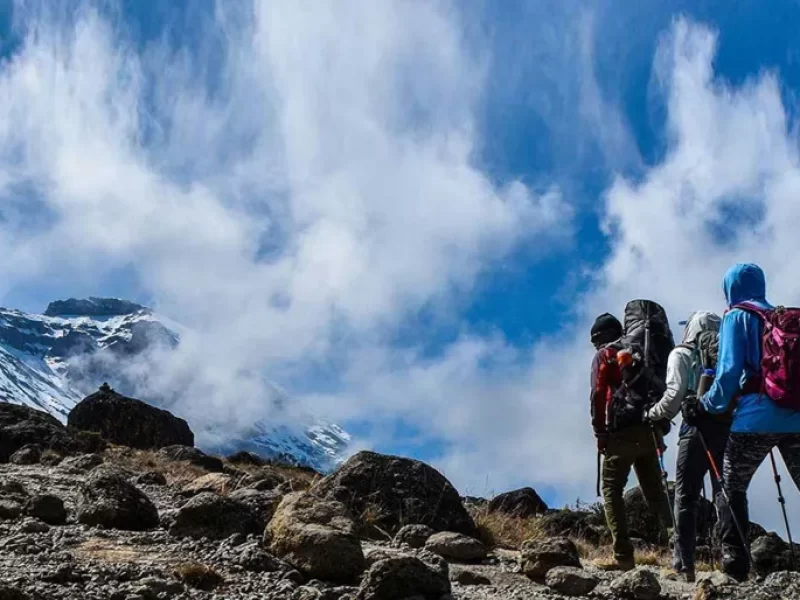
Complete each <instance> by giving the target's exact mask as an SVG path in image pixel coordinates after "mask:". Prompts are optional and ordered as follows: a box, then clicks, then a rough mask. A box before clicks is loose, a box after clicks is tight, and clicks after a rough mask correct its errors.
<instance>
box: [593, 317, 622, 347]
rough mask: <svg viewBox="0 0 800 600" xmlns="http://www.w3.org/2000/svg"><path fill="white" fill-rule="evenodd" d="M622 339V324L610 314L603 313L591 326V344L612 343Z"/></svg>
mask: <svg viewBox="0 0 800 600" xmlns="http://www.w3.org/2000/svg"><path fill="white" fill-rule="evenodd" d="M621 337H622V323H620V322H619V319H617V317H615V316H614V315H612V314H610V313H603V314H602V315H600V316H599V317H597V318H596V319H595V320H594V325H592V343H593V344H595V343H597V342H613V341H614V340H617V339H619V338H621Z"/></svg>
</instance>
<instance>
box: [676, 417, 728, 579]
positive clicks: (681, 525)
mask: <svg viewBox="0 0 800 600" xmlns="http://www.w3.org/2000/svg"><path fill="white" fill-rule="evenodd" d="M698 428H699V430H698ZM729 433H730V425H728V424H724V423H719V422H717V421H714V420H712V419H711V418H710V417H709V418H705V419H703V420H702V421H701V422H700V423H699V424H698V426H697V427H688V426H684V427H682V428H681V436H680V440H679V441H678V462H677V466H676V469H675V526H676V531H675V559H674V565H675V570H677V571H681V570H686V571H693V570H694V566H695V542H696V538H697V521H698V516H699V515H698V512H699V511H698V509H699V506H700V494H701V492H702V491H703V479H704V478H705V475H706V473H708V472H709V470H711V468H710V463H709V458H708V456H707V455H706V453H705V449H704V448H703V442H702V441H701V439H700V435H701V434H702V436H703V440H705V442H706V445H707V446H708V450H709V452H710V453H711V457H712V458H713V459H714V463H715V464H716V466H717V469H720V470H721V469H722V457H723V455H724V453H725V444H726V443H727V441H728V434H729ZM711 485H712V489H713V493H714V504H715V506H717V507H719V506H720V505H721V504H720V501H719V500H718V496H721V489H720V486H719V482H718V481H717V478H716V477H715V476H714V474H713V471H712V474H711Z"/></svg>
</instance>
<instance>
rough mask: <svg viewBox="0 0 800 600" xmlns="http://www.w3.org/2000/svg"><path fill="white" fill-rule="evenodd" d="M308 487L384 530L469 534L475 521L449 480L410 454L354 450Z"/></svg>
mask: <svg viewBox="0 0 800 600" xmlns="http://www.w3.org/2000/svg"><path fill="white" fill-rule="evenodd" d="M311 493H312V494H314V495H316V496H319V497H321V498H325V499H327V500H335V501H338V502H341V503H343V504H345V505H346V506H347V507H348V508H349V509H350V510H351V511H352V512H353V513H354V514H356V515H364V514H368V515H369V516H370V523H371V524H373V525H375V526H377V527H379V528H380V529H381V530H383V531H386V532H388V533H389V534H392V535H394V534H396V533H397V532H398V531H399V530H400V528H401V527H403V526H404V525H407V524H412V523H413V524H423V525H428V526H429V527H431V528H432V529H434V530H436V531H455V532H458V533H464V534H466V535H474V534H475V532H476V529H475V523H474V522H473V521H472V517H470V516H469V514H468V513H467V511H466V509H465V508H464V505H463V504H462V503H461V498H460V497H459V495H458V492H457V491H456V489H455V488H454V487H453V485H452V484H451V483H450V482H449V481H448V480H447V479H446V478H445V477H444V475H442V474H441V473H439V471H437V470H436V469H434V468H433V467H431V466H429V465H426V464H425V463H423V462H420V461H417V460H412V459H409V458H399V457H396V456H386V455H383V454H377V453H375V452H366V451H365V452H359V453H358V454H356V455H355V456H353V457H351V458H350V459H349V460H348V461H347V462H346V463H344V464H343V465H342V466H341V467H340V468H339V470H338V471H336V472H335V473H334V474H332V475H329V476H328V477H326V478H324V479H322V480H321V481H319V482H318V483H316V484H315V485H314V486H312V488H311Z"/></svg>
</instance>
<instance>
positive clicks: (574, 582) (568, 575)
mask: <svg viewBox="0 0 800 600" xmlns="http://www.w3.org/2000/svg"><path fill="white" fill-rule="evenodd" d="M545 583H547V585H548V587H550V589H552V590H554V591H555V592H558V593H559V594H563V595H564V596H585V595H587V594H588V593H589V592H591V591H592V590H593V589H594V588H596V587H597V584H598V583H599V580H598V579H597V577H595V576H593V575H590V574H589V573H587V572H586V571H584V570H583V569H579V568H577V567H554V568H552V569H550V570H549V571H548V572H547V575H546V576H545Z"/></svg>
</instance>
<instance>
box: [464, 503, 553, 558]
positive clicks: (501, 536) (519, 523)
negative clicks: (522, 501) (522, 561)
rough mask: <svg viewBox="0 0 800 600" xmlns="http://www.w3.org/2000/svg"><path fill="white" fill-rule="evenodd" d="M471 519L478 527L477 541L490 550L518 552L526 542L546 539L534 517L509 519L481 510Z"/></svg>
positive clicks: (502, 515)
mask: <svg viewBox="0 0 800 600" xmlns="http://www.w3.org/2000/svg"><path fill="white" fill-rule="evenodd" d="M473 519H474V521H475V525H476V526H477V527H478V539H480V540H481V541H482V542H483V543H484V544H485V545H486V546H488V547H490V548H506V549H509V550H518V549H519V548H520V546H522V542H524V541H526V540H530V539H540V538H544V537H547V536H546V535H545V534H544V532H543V531H542V529H541V527H540V526H539V522H538V521H539V520H538V519H537V518H536V517H530V518H520V517H511V516H509V515H504V514H502V513H498V512H489V511H487V510H481V511H479V512H477V513H475V514H473Z"/></svg>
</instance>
